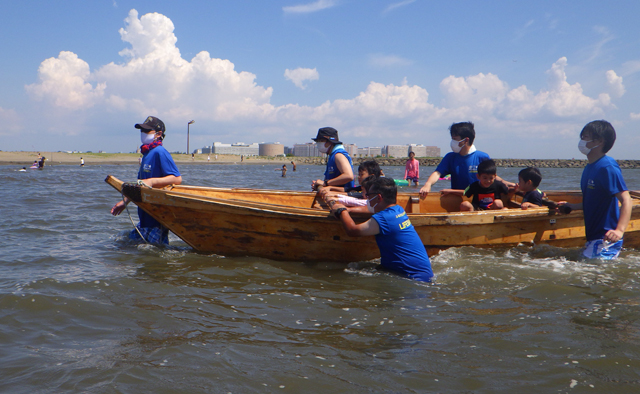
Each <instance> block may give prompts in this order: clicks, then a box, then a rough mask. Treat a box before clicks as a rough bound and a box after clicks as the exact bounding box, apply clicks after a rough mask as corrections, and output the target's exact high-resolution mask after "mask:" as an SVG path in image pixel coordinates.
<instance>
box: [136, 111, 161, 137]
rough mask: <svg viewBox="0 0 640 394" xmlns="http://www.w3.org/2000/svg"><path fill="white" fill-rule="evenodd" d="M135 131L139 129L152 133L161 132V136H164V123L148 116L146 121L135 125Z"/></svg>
mask: <svg viewBox="0 0 640 394" xmlns="http://www.w3.org/2000/svg"><path fill="white" fill-rule="evenodd" d="M135 127H136V129H141V130H143V129H144V130H153V131H156V132H157V131H161V132H162V134H163V135H164V132H165V129H164V123H163V122H162V121H161V120H160V119H158V118H156V117H155V116H149V117H147V119H145V120H144V123H137V124H136V126H135Z"/></svg>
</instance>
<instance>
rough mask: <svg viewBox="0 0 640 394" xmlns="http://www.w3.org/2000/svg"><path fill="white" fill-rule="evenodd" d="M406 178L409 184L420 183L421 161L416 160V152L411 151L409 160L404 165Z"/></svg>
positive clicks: (416, 184)
mask: <svg viewBox="0 0 640 394" xmlns="http://www.w3.org/2000/svg"><path fill="white" fill-rule="evenodd" d="M404 179H405V180H406V181H407V182H409V186H411V182H413V184H414V185H415V186H418V185H419V184H420V162H419V161H418V160H416V153H415V152H409V160H407V162H406V164H405V165H404Z"/></svg>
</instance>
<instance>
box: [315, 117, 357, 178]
mask: <svg viewBox="0 0 640 394" xmlns="http://www.w3.org/2000/svg"><path fill="white" fill-rule="evenodd" d="M312 140H314V141H315V142H316V144H317V146H318V150H319V151H320V152H321V153H326V154H327V155H328V156H329V158H328V160H327V167H326V170H325V172H324V179H318V180H315V181H313V182H311V188H312V189H313V190H320V188H322V187H327V186H348V187H353V179H354V176H353V168H351V165H352V161H351V156H349V153H348V152H347V151H346V150H345V149H344V146H343V145H342V142H340V139H339V138H338V130H336V129H334V128H333V127H323V128H321V129H319V130H318V135H317V136H316V138H312Z"/></svg>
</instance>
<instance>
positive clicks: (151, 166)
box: [111, 116, 182, 244]
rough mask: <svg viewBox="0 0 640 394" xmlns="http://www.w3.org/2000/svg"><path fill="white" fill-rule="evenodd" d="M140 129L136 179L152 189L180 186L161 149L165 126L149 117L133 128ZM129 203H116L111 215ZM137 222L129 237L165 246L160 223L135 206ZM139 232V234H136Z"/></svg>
mask: <svg viewBox="0 0 640 394" xmlns="http://www.w3.org/2000/svg"><path fill="white" fill-rule="evenodd" d="M134 127H135V128H136V129H139V130H140V139H141V141H142V146H141V147H140V151H141V152H142V160H141V162H140V169H139V170H138V179H141V180H143V181H142V182H143V183H144V184H145V185H146V186H148V187H152V188H163V187H165V186H169V185H179V184H181V183H182V176H181V175H180V171H178V167H176V164H175V162H174V161H173V158H172V157H171V154H170V153H169V152H168V151H167V150H166V149H165V148H164V146H162V141H163V140H164V138H165V126H164V123H163V122H162V121H161V120H160V119H158V118H156V117H155V116H149V117H148V118H147V119H146V120H145V121H144V123H138V124H136V125H135V126H134ZM128 203H129V199H128V198H126V197H125V198H124V201H122V200H121V201H118V203H117V204H116V205H114V206H113V208H111V214H112V215H114V216H117V215H119V214H120V213H122V211H123V210H124V209H125V207H126V205H127V204H128ZM138 217H139V218H140V223H138V225H137V226H136V227H137V230H136V229H133V230H132V231H131V232H130V233H129V238H131V239H140V234H141V235H142V236H143V237H144V239H145V240H146V241H147V242H149V243H157V244H168V243H169V229H167V228H165V227H163V226H162V225H161V224H160V222H158V221H157V220H155V219H154V218H152V217H151V215H149V214H148V213H146V212H145V211H143V210H142V209H141V208H139V207H138ZM138 232H139V233H138Z"/></svg>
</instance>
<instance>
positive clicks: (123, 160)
mask: <svg viewBox="0 0 640 394" xmlns="http://www.w3.org/2000/svg"><path fill="white" fill-rule="evenodd" d="M38 153H40V154H41V155H42V156H44V157H46V159H47V160H46V165H58V164H64V165H70V164H77V165H80V158H83V159H84V163H85V165H86V166H89V165H95V164H138V159H139V158H140V157H141V155H140V154H139V153H67V152H42V151H41V152H35V151H34V152H30V151H20V152H4V151H0V164H15V165H18V166H22V167H29V166H30V165H31V164H33V162H34V160H37V159H38ZM172 156H173V159H174V160H175V162H176V163H180V164H205V163H209V164H265V163H286V164H288V163H290V162H291V160H294V161H295V162H296V163H307V162H309V163H310V162H311V161H309V160H305V159H312V160H313V161H316V160H317V159H318V158H295V159H292V158H287V157H253V156H246V157H245V158H244V160H243V161H242V160H241V157H240V155H218V158H217V159H216V156H215V155H211V160H210V161H207V155H206V154H200V155H195V156H194V157H193V158H192V157H191V155H186V154H172Z"/></svg>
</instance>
